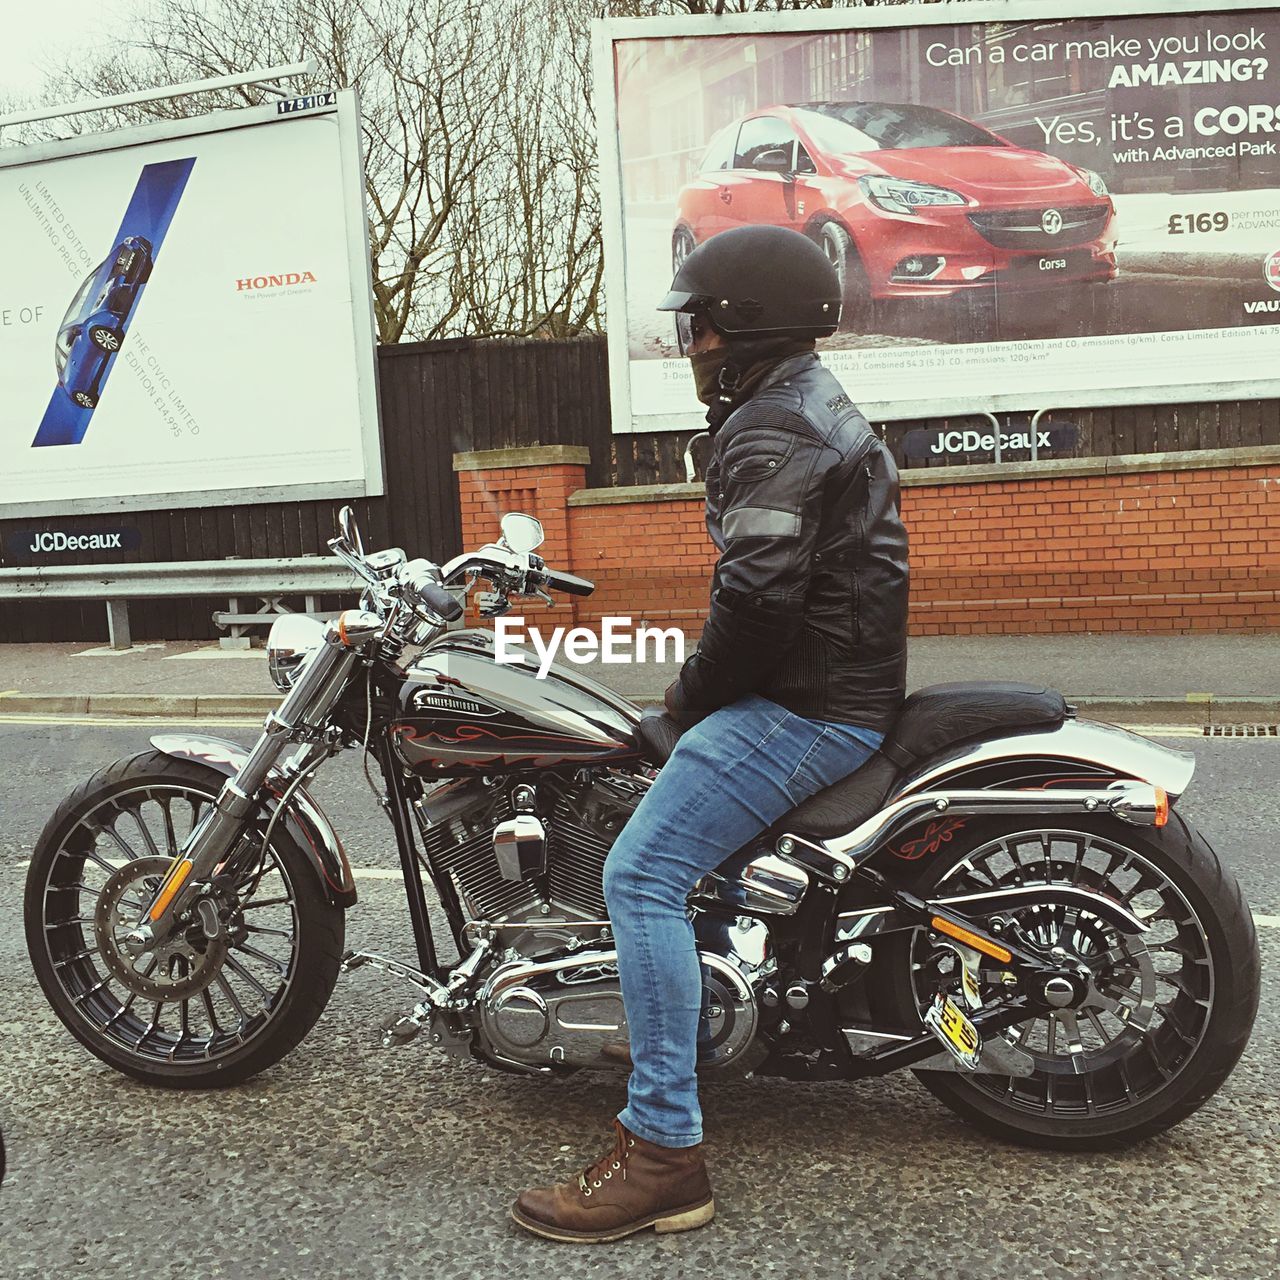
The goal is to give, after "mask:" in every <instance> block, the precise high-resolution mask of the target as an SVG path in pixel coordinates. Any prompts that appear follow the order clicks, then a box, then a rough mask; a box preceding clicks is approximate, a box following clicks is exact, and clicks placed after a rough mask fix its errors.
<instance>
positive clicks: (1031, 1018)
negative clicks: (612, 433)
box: [25, 508, 1259, 1148]
mask: <svg viewBox="0 0 1280 1280" xmlns="http://www.w3.org/2000/svg"><path fill="white" fill-rule="evenodd" d="M541 542H542V531H541V526H540V525H539V524H538V522H537V521H536V520H533V519H531V518H530V517H528V516H519V515H508V516H507V517H505V518H504V519H503V521H502V536H501V538H500V540H499V541H498V542H496V543H494V544H492V545H489V546H485V547H482V548H481V549H480V550H479V551H477V552H474V553H472V554H464V555H461V556H459V557H458V558H456V559H454V560H452V561H450V562H449V563H447V564H445V565H442V566H437V565H435V564H432V563H430V562H428V561H426V560H421V559H418V560H407V559H406V557H405V554H404V552H402V551H400V550H398V549H391V550H385V551H380V552H376V553H366V552H365V550H364V549H363V546H362V543H361V538H360V534H359V530H358V529H357V527H356V524H355V520H354V518H353V517H352V515H351V512H350V509H349V508H346V509H344V510H343V512H342V516H341V518H340V533H339V536H337V537H335V538H334V539H333V540H332V541H331V542H330V543H329V546H330V548H331V549H332V551H333V552H334V553H335V554H336V555H337V556H338V557H340V558H341V559H342V560H343V561H344V562H345V563H346V564H347V565H349V566H350V568H351V569H352V570H353V572H354V573H355V574H356V575H357V576H358V578H359V579H360V580H361V582H362V583H363V595H362V597H361V601H360V604H361V607H360V608H357V609H348V610H346V611H345V612H343V613H341V614H340V615H339V616H337V617H335V618H333V619H332V620H331V621H328V622H322V621H320V620H318V619H314V618H309V617H305V616H302V615H287V616H284V617H282V618H281V619H280V620H279V621H277V622H276V623H275V625H274V627H273V628H272V632H271V636H270V639H269V642H268V661H269V664H270V669H271V675H272V678H273V679H274V681H275V683H276V685H277V686H278V687H279V689H280V690H281V691H282V693H283V694H284V698H283V700H282V702H281V703H280V706H279V708H278V709H277V710H276V711H275V712H273V713H272V714H271V715H269V716H268V717H267V719H266V722H265V725H264V728H263V732H262V735H261V737H260V738H259V739H258V741H257V743H256V744H255V745H254V746H253V748H252V749H251V750H249V751H245V750H243V749H242V748H241V747H239V746H237V745H235V744H234V743H231V742H227V741H223V740H221V739H218V738H213V737H202V736H189V735H161V736H157V737H154V738H152V739H151V750H149V751H146V752H144V753H142V754H140V755H135V756H132V757H130V758H128V759H124V760H120V761H118V762H116V763H115V764H112V765H110V766H108V767H107V768H104V769H102V770H101V771H100V772H98V773H97V774H95V775H94V776H93V777H91V778H90V779H89V780H88V781H86V782H85V783H84V784H83V785H81V786H80V787H78V788H77V789H76V790H75V791H73V792H72V793H71V794H70V795H69V796H68V797H67V798H66V799H65V800H64V801H63V802H62V803H61V805H59V807H58V809H57V811H56V812H55V813H54V814H53V816H52V818H51V819H50V820H49V822H48V824H47V825H46V827H45V829H44V831H43V833H42V834H41V836H40V839H39V842H38V844H37V847H36V849H35V851H34V855H33V857H32V861H31V867H30V874H29V878H28V883H27V890H26V903H25V911H26V927H27V940H28V946H29V949H30V954H31V959H32V962H33V964H34V967H35V971H36V974H37V976H38V978H39V980H40V984H41V986H42V987H43V989H44V992H45V994H46V996H47V997H48V999H49V1001H50V1003H51V1004H52V1006H53V1008H54V1009H55V1010H56V1012H57V1014H58V1016H59V1017H60V1018H61V1019H62V1021H63V1022H64V1023H65V1024H66V1026H67V1028H68V1029H69V1030H70V1031H71V1033H72V1034H73V1035H74V1036H75V1037H76V1038H77V1039H78V1040H79V1041H80V1042H81V1043H82V1044H83V1045H85V1047H86V1048H88V1049H89V1050H90V1051H91V1052H92V1053H94V1054H96V1055H97V1056H98V1057H99V1058H101V1059H102V1060H103V1061H104V1062H107V1063H109V1064H110V1065H111V1066H112V1067H115V1068H116V1069H117V1070H119V1071H121V1072H124V1073H126V1074H128V1075H131V1076H134V1077H136V1078H138V1079H140V1080H144V1081H148V1082H150V1083H153V1084H157V1085H166V1086H175V1087H180V1088H181V1087H193V1088H194V1087H207V1086H211V1085H227V1084H233V1083H236V1082H239V1081H242V1080H245V1079H246V1078H247V1077H249V1076H251V1075H253V1074H254V1073H255V1072H258V1071H261V1070H263V1068H265V1067H268V1066H270V1065H272V1064H273V1063H276V1062H278V1061H279V1060H280V1059H281V1058H283V1057H284V1056H285V1055H286V1054H287V1053H288V1052H289V1051H290V1050H291V1049H292V1048H293V1047H294V1046H295V1045H297V1044H298V1042H299V1041H300V1040H301V1039H302V1038H303V1036H305V1035H306V1034H307V1032H308V1031H309V1030H310V1029H311V1027H312V1026H313V1025H314V1023H315V1022H316V1019H317V1018H318V1017H319V1016H320V1013H321V1011H322V1010H323V1009H324V1007H325V1005H326V1003H327V1001H328V1000H329V997H330V994H331V993H332V991H333V988H334V985H335V983H336V981H337V979H338V976H339V974H340V973H343V972H350V971H352V970H357V969H359V968H360V967H362V966H365V965H373V966H377V967H380V968H381V969H383V970H386V971H388V972H390V973H391V974H394V975H397V976H398V977H400V978H403V979H405V980H407V982H408V983H409V984H412V986H413V988H414V989H415V991H414V995H413V1001H414V1002H413V1003H412V1004H411V1005H410V1007H408V1008H407V1009H406V1010H405V1011H404V1012H401V1013H397V1014H393V1015H392V1016H391V1017H390V1018H388V1019H387V1020H386V1021H385V1022H384V1024H383V1030H384V1042H386V1043H389V1044H392V1043H401V1042H405V1041H409V1040H412V1039H413V1038H414V1037H415V1036H417V1035H418V1034H419V1033H425V1036H426V1039H427V1040H428V1041H430V1042H431V1043H433V1044H436V1045H438V1046H440V1047H441V1048H443V1049H444V1050H445V1051H446V1052H448V1053H450V1054H454V1055H457V1056H459V1057H462V1058H466V1057H472V1058H476V1059H479V1060H481V1061H483V1062H486V1063H489V1064H491V1065H493V1066H496V1067H500V1068H503V1069H505V1070H508V1071H512V1072H522V1073H527V1074H530V1075H535V1074H536V1075H542V1076H557V1075H563V1074H566V1073H570V1072H573V1071H576V1070H578V1069H580V1068H595V1069H605V1070H609V1069H612V1070H619V1069H625V1068H626V1065H627V1062H628V1055H627V1052H626V1047H627V1026H626V1018H625V1015H624V1010H623V1004H622V998H621V993H620V989H619V984H618V968H617V954H616V952H615V950H614V947H613V941H612V934H611V930H610V924H609V919H608V915H607V912H606V907H605V901H604V894H603V890H602V869H603V867H604V863H605V859H606V857H607V856H608V853H609V848H610V845H611V844H612V842H613V840H614V839H615V838H616V836H617V834H618V832H619V831H621V830H622V828H623V826H624V825H625V824H626V822H627V819H628V817H629V816H630V815H631V813H632V811H633V810H634V809H635V807H636V805H637V804H638V803H639V802H640V800H641V799H642V797H643V796H644V794H645V792H646V789H647V788H648V787H649V786H650V785H651V784H652V782H653V779H654V778H655V777H656V776H657V771H658V770H659V769H660V768H661V767H662V765H663V762H664V761H665V759H666V758H667V756H668V755H669V754H670V752H671V750H672V748H673V747H674V745H675V742H676V739H677V738H678V736H679V729H678V727H676V726H675V725H674V724H673V723H672V722H671V721H670V720H669V718H667V717H666V716H665V715H663V714H662V713H661V711H660V709H650V710H648V711H645V712H642V711H641V710H640V709H639V708H637V707H636V706H634V705H632V704H631V703H630V702H628V701H627V700H626V699H624V698H622V697H620V696H619V695H617V694H616V693H614V692H612V691H611V690H609V689H608V688H606V687H604V686H603V685H601V684H598V683H596V682H595V681H593V680H591V679H589V678H587V677H586V676H585V675H583V674H580V673H579V672H577V671H575V670H573V669H570V668H568V667H562V666H553V667H552V668H551V670H550V671H549V673H548V674H547V675H546V676H545V678H539V676H538V674H537V670H538V663H537V661H536V660H535V659H534V658H533V656H532V655H528V656H527V661H522V662H518V663H516V664H514V665H512V664H507V663H498V662H497V661H496V657H495V651H494V641H493V636H492V633H491V632H489V631H487V630H485V629H482V628H474V629H468V628H458V627H451V626H450V624H451V623H457V622H458V620H459V619H460V618H461V616H462V612H463V608H462V601H464V600H465V598H466V595H467V593H468V592H469V591H470V590H471V589H472V588H473V586H476V585H480V586H481V587H483V588H487V589H485V590H483V591H481V592H479V593H478V595H477V603H478V605H479V608H480V612H481V614H483V615H486V616H497V615H498V614H500V613H502V612H504V611H505V610H507V609H508V608H509V607H510V603H511V598H512V597H520V596H531V597H538V598H540V599H543V600H548V601H549V600H551V597H550V596H549V595H547V592H548V591H559V592H566V593H570V594H578V595H586V594H588V593H590V592H591V590H592V584H591V583H589V582H587V581H585V580H583V579H581V578H576V577H574V576H572V575H570V574H566V573H561V572H558V571H556V570H554V569H552V568H549V567H548V566H547V565H546V563H545V562H544V560H543V559H542V558H541V557H539V556H538V555H537V554H536V548H537V547H538V546H540V545H541ZM344 748H357V749H360V750H361V751H362V752H363V753H364V757H363V758H364V771H365V774H366V776H367V778H368V779H369V781H370V783H371V784H372V785H373V786H374V788H375V791H376V793H377V794H378V796H379V799H380V801H381V803H382V805H383V807H384V808H385V810H386V812H387V815H388V817H389V818H390V821H391V825H392V828H393V829H394V832H395V839H396V846H397V849H398V851H399V861H400V867H401V870H402V871H403V875H404V883H405V887H406V890H407V897H408V908H409V916H410V920H411V923H412V927H413V932H414V937H415V940H416V947H417V955H416V963H413V964H410V963H406V962H404V961H401V960H396V959H391V958H386V957H382V956H378V955H372V954H368V953H365V952H354V953H346V954H344V915H345V912H346V911H347V910H348V909H349V908H350V907H351V906H352V904H353V903H354V902H355V900H356V890H355V885H354V881H353V879H352V874H351V869H350V867H349V865H348V862H347V858H346V855H345V854H344V852H343V847H342V844H341V843H340V841H339V839H338V836H337V833H336V832H335V831H334V830H333V828H332V826H331V825H330V823H329V822H328V820H327V819H326V817H325V815H324V814H323V813H322V812H321V810H320V809H319V807H318V806H317V805H316V804H315V802H314V801H313V800H312V799H311V797H310V796H309V795H308V793H307V790H306V782H307V780H308V779H309V778H310V777H311V776H312V775H313V774H314V772H315V771H316V769H317V768H318V767H319V766H320V765H321V764H323V763H324V762H325V761H326V760H328V759H329V758H330V757H332V756H334V755H335V754H336V753H337V752H339V751H340V750H342V749H344ZM370 760H372V761H374V762H375V763H376V775H375V773H374V771H373V770H372V769H371V767H370V763H369V761H370ZM1193 768H1194V760H1193V758H1192V757H1191V756H1190V755H1189V754H1186V753H1184V752H1178V751H1171V750H1167V749H1165V748H1164V747H1161V746H1159V745H1156V744H1154V743H1152V742H1149V741H1147V740H1145V739H1143V738H1141V737H1138V736H1136V735H1134V734H1132V733H1128V732H1125V731H1124V730H1121V729H1118V728H1113V727H1110V726H1107V725H1102V724H1094V723H1090V722H1088V721H1084V720H1080V719H1078V718H1077V717H1076V715H1075V712H1074V708H1072V707H1070V706H1068V705H1066V704H1065V703H1064V701H1063V699H1062V696H1061V694H1059V693H1057V692H1054V691H1053V690H1049V689H1044V688H1037V687H1033V686H1028V685H1020V684H1013V683H1005V682H988V683H973V684H950V685H939V686H935V687H932V688H926V689H922V690H921V691H919V692H918V693H916V694H914V695H913V696H912V697H910V698H908V699H907V701H906V703H905V705H904V706H903V708H902V712H901V715H900V717H899V719H898V720H897V722H896V724H895V726H894V728H893V729H892V730H891V731H890V733H889V734H888V735H887V736H886V739H885V741H884V743H883V745H882V747H881V748H880V750H879V751H877V752H876V753H875V754H874V755H873V756H872V757H871V758H870V760H869V761H868V762H867V763H866V764H864V765H863V766H862V767H861V768H860V769H858V770H857V771H856V772H855V773H853V774H851V775H849V776H848V777H846V778H845V779H843V780H842V781H839V782H837V783H835V784H834V785H833V786H831V787H828V788H827V789H826V790H824V791H821V792H819V793H818V794H817V795H815V796H813V797H812V798H810V799H809V800H807V801H805V802H804V803H803V804H801V805H800V806H799V807H798V808H796V809H794V810H793V811H792V812H790V813H789V814H787V815H786V816H785V817H784V818H783V819H782V820H781V821H780V822H778V823H777V824H775V826H774V827H773V828H771V829H770V830H769V831H766V832H764V833H763V834H762V835H761V836H760V837H759V838H758V839H756V840H753V841H751V842H750V844H748V845H747V846H746V847H744V848H743V849H741V850H739V851H738V852H737V853H735V854H734V855H733V856H732V857H730V858H728V859H727V860H726V861H725V862H724V863H723V864H722V865H721V866H720V867H719V868H717V869H716V870H715V871H714V872H713V873H712V874H709V875H707V876H706V877H704V878H703V879H702V880H701V881H700V882H699V883H698V884H697V886H696V887H695V888H694V890H693V892H692V893H691V894H690V896H689V903H688V909H689V914H690V917H691V918H692V920H693V923H694V928H695V936H696V938H697V940H698V947H699V953H700V957H701V963H702V974H703V982H704V997H703V1009H702V1020H701V1028H700V1036H699V1044H698V1055H699V1069H700V1071H702V1072H704V1073H706V1074H707V1075H708V1076H710V1075H713V1074H730V1073H739V1074H750V1073H752V1072H754V1073H757V1074H761V1075H774V1076H783V1077H787V1078H790V1079H795V1080H854V1079H858V1078H860V1077H863V1076H871V1075H881V1074H883V1073H885V1072H888V1071H893V1070H895V1069H897V1068H899V1067H911V1068H912V1069H913V1070H914V1071H915V1072H916V1073H917V1075H918V1077H919V1079H920V1080H921V1081H922V1083H923V1084H924V1085H925V1086H926V1088H928V1089H929V1090H930V1091H931V1092H932V1093H933V1094H935V1095H936V1096H937V1097H938V1098H939V1099H941V1100H942V1102H944V1103H945V1104H946V1105H947V1106H948V1107H950V1108H952V1109H953V1110H954V1111H956V1112H957V1113H959V1114H960V1115H961V1116H963V1117H965V1118H966V1119H967V1120H969V1121H971V1122H972V1123H974V1124H976V1125H978V1126H979V1127H981V1128H984V1129H986V1130H988V1131H990V1132H994V1133H996V1134H999V1135H1001V1136H1003V1137H1006V1138H1010V1139H1014V1140H1017V1141H1022V1142H1026V1143H1031V1144H1036V1145H1041V1146H1052V1147H1059V1148H1088V1147H1103V1146H1115V1145H1119V1144H1122V1143H1126V1142H1130V1141H1133V1140H1135V1139H1138V1138H1142V1137H1144V1136H1147V1135H1150V1134H1153V1133H1157V1132H1159V1131H1160V1130H1163V1129H1165V1128H1167V1127H1169V1126H1170V1125H1173V1124H1176V1123H1177V1122H1178V1121H1180V1120H1182V1119H1183V1118H1184V1117H1186V1116H1187V1115H1189V1114H1190V1113H1191V1112H1192V1111H1194V1110H1195V1109H1196V1108H1197V1107H1199V1106H1200V1105H1201V1103H1203V1102H1204V1101H1205V1100H1206V1099H1208V1098H1209V1097H1210V1096H1211V1095H1212V1094H1213V1093H1214V1091H1215V1090H1216V1089H1217V1088H1218V1087H1219V1086H1220V1085H1221V1084H1222V1083H1223V1081H1224V1080H1225V1079H1226V1078H1227V1076H1228V1075H1229V1074H1230V1072H1231V1070H1232V1068H1233V1067H1234V1065H1235V1063H1236V1061H1237V1059H1238V1058H1239V1057H1240V1054H1241V1052H1242V1051H1243V1049H1244V1046H1245V1044H1246V1042H1247V1040H1248V1037H1249V1033H1250V1030H1251V1027H1252V1025H1253V1020H1254V1016H1255V1013H1256V1010H1257V1004H1258V990H1259V960H1258V945H1257V938H1256V936H1255V933H1254V927H1253V921H1252V917H1251V915H1250V912H1249V910H1248V908H1247V907H1246V905H1245V903H1244V901H1243V899H1242V897H1241V893H1240V889H1239V886H1238V885H1237V883H1236V881H1235V879H1234V878H1233V877H1232V875H1231V874H1230V872H1229V871H1227V870H1226V868H1225V867H1224V866H1223V865H1222V863H1221V861H1220V860H1219V858H1218V857H1217V855H1216V854H1215V853H1214V851H1213V850H1212V849H1211V848H1210V847H1209V845H1208V844H1207V843H1206V841H1205V840H1204V839H1203V837H1201V836H1200V835H1199V834H1197V833H1196V831H1195V830H1193V829H1192V828H1191V827H1190V826H1189V825H1188V824H1187V822H1186V821H1185V820H1183V818H1182V817H1181V816H1180V814H1179V813H1178V811H1177V809H1176V808H1175V802H1176V801H1177V800H1178V798H1179V797H1180V796H1181V795H1182V794H1183V792H1184V791H1185V790H1186V788H1187V786H1188V784H1189V782H1190V781H1191V775H1192V771H1193ZM424 873H425V877H426V879H427V880H429V882H430V885H431V887H432V889H433V890H434V894H435V895H436V896H437V897H438V900H439V906H440V908H441V909H442V911H443V915H444V916H445V918H447V920H448V925H449V931H450V933H451V935H452V937H451V942H452V950H453V951H455V952H456V957H455V958H453V959H452V960H448V961H446V960H445V959H443V958H442V957H441V955H440V954H439V952H438V951H437V939H436V938H435V937H434V936H433V932H432V923H431V919H430V916H429V913H428V895H427V892H426V890H425V887H424Z"/></svg>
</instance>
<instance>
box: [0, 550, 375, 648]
mask: <svg viewBox="0 0 1280 1280" xmlns="http://www.w3.org/2000/svg"><path fill="white" fill-rule="evenodd" d="M356 590H358V583H357V581H356V578H355V576H354V575H353V574H352V573H351V571H350V570H349V569H347V568H346V567H345V566H344V565H342V564H340V563H339V562H338V561H336V560H334V559H333V558H332V557H331V556H300V557H293V558H284V559H277V560H268V559H263V560H173V561H160V562H157V563H153V564H94V565H42V566H37V567H33V568H29V569H0V600H102V601H104V602H105V603H106V606H107V631H108V633H109V637H110V643H111V647H112V648H113V649H128V648H129V647H130V645H131V644H132V640H131V637H130V632H129V601H130V600H145V599H160V598H165V597H168V598H173V597H176V596H226V597H227V599H228V600H229V601H230V605H231V607H230V610H229V611H219V612H215V613H214V615H213V619H214V622H215V623H217V625H218V626H220V627H227V628H229V629H230V631H231V638H232V639H233V640H235V641H238V640H240V639H241V636H242V633H243V631H244V630H245V629H246V628H247V627H250V626H257V625H262V624H264V623H268V622H270V621H271V620H272V619H273V618H274V617H276V616H277V615H278V614H281V613H288V612H290V610H289V609H288V608H286V607H285V605H284V604H283V603H282V600H283V597H285V596H302V597H303V598H304V600H305V608H306V612H307V613H315V612H316V608H315V604H316V597H317V596H320V595H328V594H333V593H343V592H348V591H350V592H355V591H356ZM246 596H247V597H249V598H250V599H256V600H259V601H260V602H261V604H260V607H259V608H258V609H256V610H251V611H249V612H241V610H240V598H241V597H246ZM224 642H225V641H224ZM244 643H246V644H247V643H248V641H245V642H244Z"/></svg>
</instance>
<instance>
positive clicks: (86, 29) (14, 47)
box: [0, 0, 140, 99]
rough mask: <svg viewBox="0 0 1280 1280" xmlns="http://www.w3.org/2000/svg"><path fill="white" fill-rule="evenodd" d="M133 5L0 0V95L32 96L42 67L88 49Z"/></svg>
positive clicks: (131, 1)
mask: <svg viewBox="0 0 1280 1280" xmlns="http://www.w3.org/2000/svg"><path fill="white" fill-rule="evenodd" d="M138 7H140V5H139V4H138V0H55V3H52V4H42V3H39V2H38V0H0V32H2V33H3V37H2V38H0V97H3V98H6V99H8V98H15V97H17V98H23V97H32V96H34V95H35V94H37V93H38V92H39V90H40V86H41V83H42V80H43V76H42V75H41V68H42V67H44V66H47V65H48V64H49V63H50V62H56V61H57V60H58V59H59V58H61V57H62V56H65V55H67V54H75V53H76V52H77V51H78V50H82V49H90V48H92V47H93V45H94V44H95V43H96V42H97V41H98V40H101V39H102V38H103V36H105V35H106V34H107V33H108V32H109V31H111V30H112V29H113V24H115V23H119V22H127V21H128V19H129V17H130V13H131V11H133V10H135V9H136V8H138Z"/></svg>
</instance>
